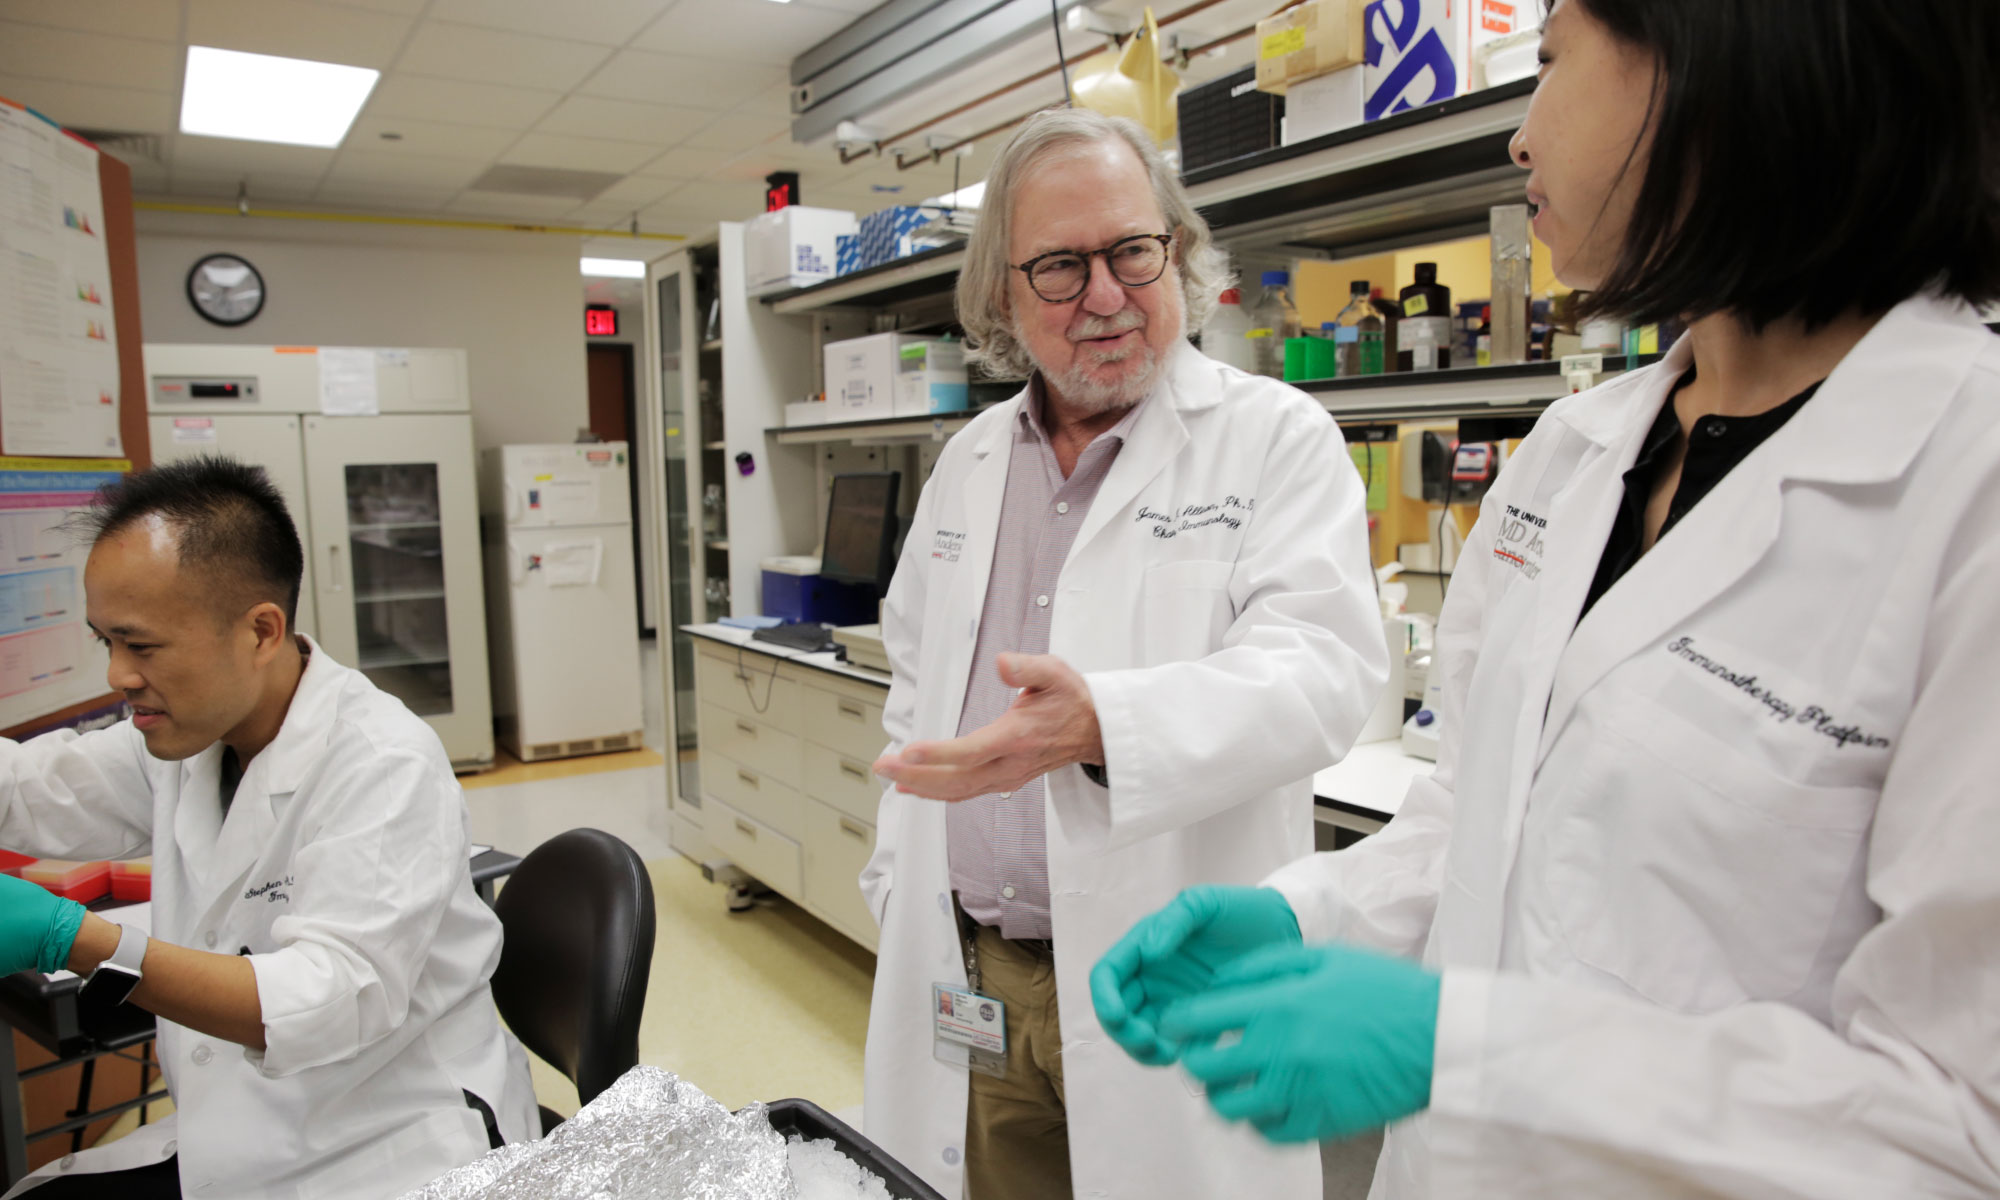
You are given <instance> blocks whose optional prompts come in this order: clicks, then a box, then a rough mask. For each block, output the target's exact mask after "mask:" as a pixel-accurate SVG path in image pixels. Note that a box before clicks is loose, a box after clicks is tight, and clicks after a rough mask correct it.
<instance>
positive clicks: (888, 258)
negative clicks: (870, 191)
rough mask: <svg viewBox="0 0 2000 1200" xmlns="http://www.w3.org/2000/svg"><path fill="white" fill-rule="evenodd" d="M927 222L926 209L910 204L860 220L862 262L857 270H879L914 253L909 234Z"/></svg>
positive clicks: (885, 210) (859, 246)
mask: <svg viewBox="0 0 2000 1200" xmlns="http://www.w3.org/2000/svg"><path fill="white" fill-rule="evenodd" d="M927 220H929V218H928V217H927V216H925V215H924V210H923V209H921V208H918V207H916V206H915V205H910V204H898V205H896V206H894V207H893V208H885V209H883V210H882V211H881V212H873V213H869V214H868V215H867V216H865V217H863V218H861V231H860V233H859V234H858V235H857V241H858V246H857V247H856V249H857V251H858V255H859V263H858V264H857V266H856V267H855V270H865V269H867V268H869V267H879V266H881V265H882V264H883V263H886V262H894V261H895V260H896V259H899V258H902V257H903V256H905V255H907V254H911V253H913V252H914V251H913V249H912V247H911V246H910V235H911V234H912V233H915V232H916V231H917V227H918V226H920V225H922V224H923V223H924V222H925V221H927Z"/></svg>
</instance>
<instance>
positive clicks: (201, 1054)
mask: <svg viewBox="0 0 2000 1200" xmlns="http://www.w3.org/2000/svg"><path fill="white" fill-rule="evenodd" d="M188 1057H189V1058H191V1059H193V1060H194V1065H195V1066H197V1067H205V1066H207V1065H208V1060H209V1059H211V1058H214V1057H215V1051H213V1050H210V1049H209V1048H208V1047H207V1046H196V1047H195V1048H194V1053H193V1054H190V1055H188Z"/></svg>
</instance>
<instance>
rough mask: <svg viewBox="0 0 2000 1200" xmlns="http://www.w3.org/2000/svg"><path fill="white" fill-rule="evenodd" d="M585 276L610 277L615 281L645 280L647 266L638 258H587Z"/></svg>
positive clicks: (584, 264)
mask: <svg viewBox="0 0 2000 1200" xmlns="http://www.w3.org/2000/svg"><path fill="white" fill-rule="evenodd" d="M583 273H584V274H585V275H609V276H611V277H612V278H614V279H644V278H645V277H646V264H645V263H642V262H640V261H639V260H638V259H636V258H586V259H584V260H583Z"/></svg>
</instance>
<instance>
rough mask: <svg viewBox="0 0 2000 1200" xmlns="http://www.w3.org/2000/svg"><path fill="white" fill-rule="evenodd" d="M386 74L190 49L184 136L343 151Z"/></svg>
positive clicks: (183, 101)
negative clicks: (343, 143) (350, 131)
mask: <svg viewBox="0 0 2000 1200" xmlns="http://www.w3.org/2000/svg"><path fill="white" fill-rule="evenodd" d="M381 75H382V73H381V72H380V71H371V70H369V69H368V68H367V67H346V66H341V65H340V64H338V63H323V62H312V61H310V60H308V59H303V58H277V57H274V56H272V55H269V54H245V53H243V52H241V51H238V50H218V49H216V48H215V47H213V46H189V47H188V62H187V83H186V85H185V86H184V87H183V88H182V90H181V132H182V133H198V134H202V135H203V136H206V137H220V138H240V139H242V140H243V141H248V142H282V143H284V144H286V145H290V146H338V145H340V140H341V139H342V138H344V137H346V136H347V129H348V126H350V125H352V124H354V118H355V117H356V116H357V115H359V113H360V112H361V105H362V104H363V103H364V102H366V101H367V99H368V93H369V92H371V91H373V90H374V89H375V81H376V80H377V79H379V78H381Z"/></svg>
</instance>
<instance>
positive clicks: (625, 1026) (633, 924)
mask: <svg viewBox="0 0 2000 1200" xmlns="http://www.w3.org/2000/svg"><path fill="white" fill-rule="evenodd" d="M493 911H494V912H496V913H498V914H499V916H500V924H501V925H503V926H504V927H505V928H506V931H507V940H506V944H505V945H504V946H503V948H502V949H501V951H500V965H499V966H498V967H497V968H495V969H494V972H493V1003H494V1004H495V1005H496V1006H497V1007H498V1008H499V1009H500V1016H501V1019H503V1020H505V1021H506V1022H507V1027H508V1028H510V1029H512V1030H513V1031H514V1036H515V1037H518V1038H520V1039H521V1044H522V1045H524V1046H526V1047H527V1048H528V1049H529V1050H531V1051H533V1052H534V1053H535V1054H537V1055H540V1056H541V1058H542V1059H543V1060H544V1061H546V1062H547V1063H548V1064H549V1065H550V1066H552V1067H554V1068H556V1069H557V1070H558V1071H561V1072H562V1073H563V1074H565V1075H567V1076H569V1078H570V1081H571V1082H573V1083H575V1084H576V1094H577V1096H578V1097H579V1098H580V1099H581V1100H582V1102H583V1103H585V1104H588V1103H590V1102H591V1100H592V1099H593V1098H595V1097H596V1096H597V1094H598V1093H599V1092H602V1091H603V1090H604V1089H605V1088H608V1087H610V1086H611V1085H612V1083H613V1082H615V1081H616V1080H617V1079H618V1077H619V1076H620V1075H623V1074H624V1073H625V1072H626V1071H628V1070H630V1069H631V1068H632V1067H634V1066H636V1065H637V1064H638V1062H639V1012H640V1010H641V1009H643V1008H644V1007H645V1004H646V974H647V972H648V970H649V969H650V968H651V967H652V964H653V881H652V880H651V879H649V878H647V876H646V866H645V864H644V863H642V862H640V861H639V856H638V854H637V853H635V852H634V851H633V849H632V847H630V846H628V845H626V844H625V843H624V842H621V841H619V840H618V839H617V838H615V837H612V836H611V835H610V834H608V833H605V832H604V831H603V830H601V829H572V830H570V831H569V832H567V833H563V834H558V835H557V836H555V837H553V838H550V839H549V840H548V841H546V842H544V843H542V844H541V845H540V846H537V847H535V849H534V850H533V851H532V852H530V853H529V855H528V856H527V857H526V858H524V859H522V860H521V865H520V866H518V867H516V868H515V869H514V874H513V875H512V876H511V877H509V878H508V880H507V884H506V886H505V887H503V888H501V889H500V898H499V899H498V900H497V901H495V902H494V905H493ZM561 1123H562V1117H560V1116H559V1115H557V1114H556V1113H554V1112H551V1111H550V1110H549V1109H547V1108H543V1109H542V1132H543V1133H545V1134H546V1133H548V1132H549V1131H550V1130H552V1129H554V1128H555V1127H556V1126H557V1125H559V1124H561Z"/></svg>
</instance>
